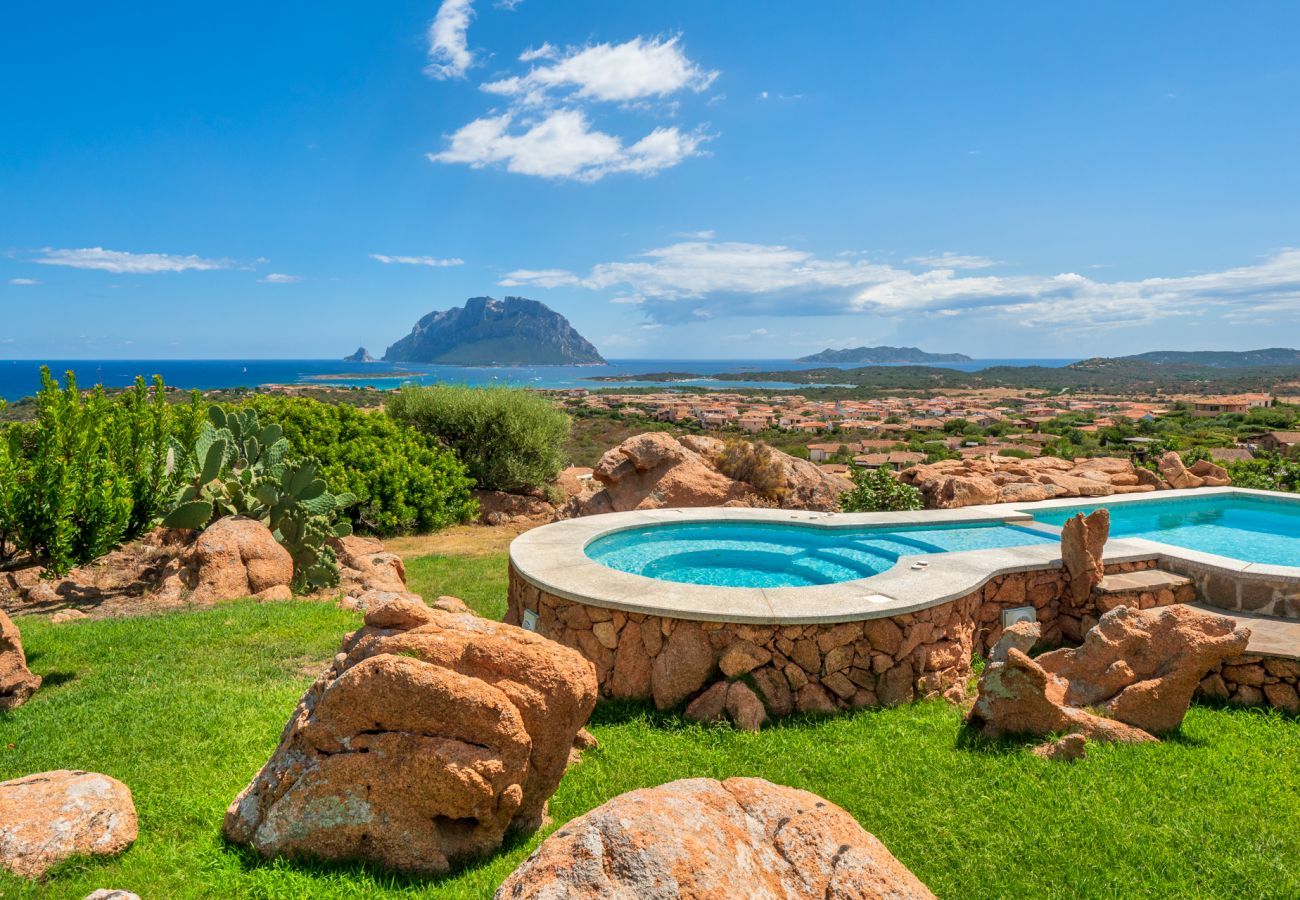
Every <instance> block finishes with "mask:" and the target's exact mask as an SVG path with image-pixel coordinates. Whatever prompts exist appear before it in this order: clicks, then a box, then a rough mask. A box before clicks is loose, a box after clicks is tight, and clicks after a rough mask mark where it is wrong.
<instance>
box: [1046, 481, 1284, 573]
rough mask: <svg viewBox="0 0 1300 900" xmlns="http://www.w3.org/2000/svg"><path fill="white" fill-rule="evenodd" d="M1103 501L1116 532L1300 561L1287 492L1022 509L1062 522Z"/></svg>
mask: <svg viewBox="0 0 1300 900" xmlns="http://www.w3.org/2000/svg"><path fill="white" fill-rule="evenodd" d="M1101 507H1105V508H1107V509H1109V510H1110V534H1111V537H1115V538H1125V537H1136V538H1146V539H1147V540H1151V541H1159V542H1160V543H1162V544H1170V545H1172V546H1175V547H1183V548H1186V549H1188V550H1198V551H1200V552H1202V553H1213V554H1216V555H1218V556H1228V557H1231V558H1233V559H1239V560H1242V561H1244V562H1252V563H1265V564H1269V565H1278V566H1300V503H1297V502H1296V501H1294V500H1289V499H1286V498H1282V497H1277V498H1273V497H1261V496H1255V495H1248V494H1238V493H1233V494H1218V495H1213V496H1207V497H1180V498H1177V499H1169V500H1164V499H1161V500H1146V499H1143V500H1141V501H1134V502H1127V503H1109V504H1108V503H1105V502H1097V503H1090V504H1086V505H1078V506H1065V507H1057V508H1053V509H1046V510H1043V509H1033V508H1026V509H1024V510H1023V511H1024V512H1027V513H1029V514H1031V515H1032V516H1033V517H1034V521H1036V522H1042V523H1044V524H1047V525H1057V526H1059V525H1063V524H1064V523H1065V521H1066V520H1067V519H1069V518H1070V517H1071V516H1073V515H1075V514H1076V513H1080V512H1082V513H1090V512H1092V511H1093V510H1095V509H1099V508H1101Z"/></svg>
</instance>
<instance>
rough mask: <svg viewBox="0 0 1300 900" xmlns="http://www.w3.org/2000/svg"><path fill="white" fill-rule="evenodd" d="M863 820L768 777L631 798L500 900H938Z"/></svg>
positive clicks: (559, 842) (517, 875)
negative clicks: (816, 899)
mask: <svg viewBox="0 0 1300 900" xmlns="http://www.w3.org/2000/svg"><path fill="white" fill-rule="evenodd" d="M932 896H933V894H931V893H930V891H929V889H927V888H926V886H925V885H924V884H922V883H921V881H920V880H919V879H917V878H916V876H915V875H913V874H912V873H911V872H910V871H908V869H907V868H906V867H905V866H904V865H903V864H902V863H900V862H899V861H898V860H897V859H895V858H894V857H893V856H892V855H891V854H890V852H889V851H888V850H887V849H886V848H885V846H884V844H882V843H881V842H880V841H878V840H877V839H876V838H875V837H873V836H872V835H871V834H869V833H867V832H866V831H865V830H863V828H862V826H861V825H859V824H858V823H857V822H856V821H854V819H853V817H852V816H850V815H849V814H848V813H847V812H845V811H844V810H842V809H840V808H839V807H838V806H836V805H835V804H833V803H830V802H829V801H826V800H823V799H822V798H820V797H818V796H817V795H816V794H810V793H808V792H807V791H800V790H796V789H794V788H789V787H783V786H781V785H775V784H771V783H770V782H767V781H764V780H762V779H760V778H729V779H727V780H726V781H722V782H718V781H714V780H713V779H709V778H689V779H685V780H682V781H674V782H671V783H669V784H664V785H660V786H659V787H656V788H646V789H642V790H637V791H631V792H629V793H626V794H622V795H620V796H618V797H615V798H614V799H613V800H610V801H608V802H607V803H604V804H603V805H601V806H598V807H596V808H595V809H593V810H591V811H590V812H588V813H586V814H584V815H582V816H579V817H578V818H576V819H574V820H572V821H571V822H569V823H567V824H566V825H565V826H564V827H563V828H561V829H559V830H558V831H556V832H555V833H554V834H552V835H551V836H550V837H548V838H547V839H546V840H545V841H543V842H542V844H541V846H539V847H538V848H537V850H536V851H534V853H533V854H532V856H530V857H528V859H526V860H525V861H524V862H523V864H522V865H520V866H519V868H518V869H516V870H515V871H514V873H513V874H511V876H510V877H509V878H507V879H506V881H505V883H504V884H502V885H501V887H500V888H499V889H498V890H497V893H496V900H596V898H606V897H610V898H634V897H635V898H682V900H705V898H718V900H722V898H728V900H729V898H750V897H755V898H757V897H771V898H780V897H836V898H840V897H843V898H850V897H852V898H893V900H905V898H924V897H932Z"/></svg>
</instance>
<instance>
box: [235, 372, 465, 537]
mask: <svg viewBox="0 0 1300 900" xmlns="http://www.w3.org/2000/svg"><path fill="white" fill-rule="evenodd" d="M240 406H241V407H244V408H249V409H254V410H257V412H258V414H259V415H260V416H261V417H262V419H263V420H264V421H267V422H275V423H277V424H278V425H279V426H280V427H281V428H282V429H283V430H284V436H285V438H286V439H287V440H288V441H289V445H290V447H291V449H292V451H293V453H294V455H297V456H301V457H311V458H312V459H315V460H316V461H317V462H318V463H319V464H320V475H321V477H322V478H323V479H324V480H325V481H326V482H328V484H329V486H330V488H331V490H334V491H339V492H343V491H346V492H348V493H351V494H354V495H355V496H356V497H357V503H356V505H355V506H353V507H352V508H351V509H350V510H349V511H348V513H349V515H350V516H351V518H352V523H353V526H354V527H355V528H356V530H357V531H363V532H369V533H372V534H378V535H393V534H406V533H410V532H428V531H436V530H438V529H439V528H445V527H446V526H448V525H451V524H454V523H457V522H465V521H468V520H469V519H471V518H472V517H473V516H474V514H475V512H476V507H475V503H474V500H473V498H472V496H471V495H470V488H471V487H472V486H473V485H472V482H471V481H470V478H469V476H468V475H467V474H466V471H465V466H464V465H462V464H461V462H460V461H459V460H457V459H456V457H455V455H454V454H453V453H452V452H450V451H449V450H447V449H446V448H445V447H443V446H442V445H441V444H440V443H439V442H438V441H437V439H435V438H433V437H430V436H427V435H425V434H424V433H422V432H421V431H419V430H417V429H413V428H406V427H404V426H402V425H400V424H398V423H397V422H396V421H394V419H393V418H392V417H390V416H389V415H388V414H386V413H384V412H382V411H372V412H366V411H364V410H360V409H357V408H355V407H352V406H335V405H332V404H327V403H321V402H319V401H316V400H306V399H299V398H289V397H271V396H265V395H259V396H256V397H252V398H250V399H249V400H248V401H246V402H245V403H243V404H240Z"/></svg>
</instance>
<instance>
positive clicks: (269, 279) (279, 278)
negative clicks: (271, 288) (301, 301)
mask: <svg viewBox="0 0 1300 900" xmlns="http://www.w3.org/2000/svg"><path fill="white" fill-rule="evenodd" d="M257 280H258V282H259V283H261V284H295V283H297V282H299V281H302V276H301V275H286V274H284V273H283V272H271V273H269V274H267V275H266V276H265V277H263V278H259V279H257Z"/></svg>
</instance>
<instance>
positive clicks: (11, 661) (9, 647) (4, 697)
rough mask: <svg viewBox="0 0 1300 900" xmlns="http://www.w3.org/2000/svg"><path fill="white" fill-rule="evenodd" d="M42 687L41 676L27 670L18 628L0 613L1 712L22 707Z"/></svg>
mask: <svg viewBox="0 0 1300 900" xmlns="http://www.w3.org/2000/svg"><path fill="white" fill-rule="evenodd" d="M40 686H41V676H39V675H33V674H32V671H31V670H30V669H28V668H27V655H26V654H25V653H23V641H22V635H20V634H19V633H18V626H17V625H15V624H14V623H13V620H12V619H10V618H9V617H8V616H7V615H5V614H4V613H3V612H0V710H4V709H14V708H15V707H19V706H22V705H23V704H24V703H26V702H27V698H28V697H30V696H31V695H32V694H34V693H36V689H37V688H38V687H40Z"/></svg>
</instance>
